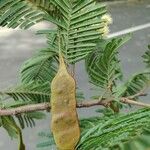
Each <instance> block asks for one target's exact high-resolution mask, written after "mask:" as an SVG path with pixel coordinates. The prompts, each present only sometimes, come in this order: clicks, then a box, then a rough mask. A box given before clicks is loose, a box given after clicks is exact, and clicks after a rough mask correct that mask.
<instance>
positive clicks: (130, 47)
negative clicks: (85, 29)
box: [0, 0, 150, 150]
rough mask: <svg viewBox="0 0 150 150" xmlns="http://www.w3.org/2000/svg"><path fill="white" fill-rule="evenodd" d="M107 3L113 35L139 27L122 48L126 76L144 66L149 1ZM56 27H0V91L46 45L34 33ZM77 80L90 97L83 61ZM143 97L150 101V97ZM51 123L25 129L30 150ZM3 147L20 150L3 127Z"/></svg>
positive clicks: (149, 35)
mask: <svg viewBox="0 0 150 150" xmlns="http://www.w3.org/2000/svg"><path fill="white" fill-rule="evenodd" d="M105 2H106V3H107V4H108V10H109V12H110V14H111V16H112V18H113V24H112V25H111V26H110V36H114V35H118V34H124V31H134V30H137V31H135V32H133V33H132V39H131V40H130V41H129V42H128V43H127V44H125V45H124V46H123V47H122V48H120V51H119V52H120V59H121V64H122V68H123V72H124V74H125V78H126V79H127V78H128V77H129V76H130V75H132V74H134V73H136V72H140V71H142V70H143V69H144V64H143V60H142V58H141V56H142V55H143V54H144V52H145V51H146V50H147V46H148V44H150V0H126V1H122V0H118V1H115V0H107V1H105ZM53 27H54V26H53V25H50V24H47V23H40V24H37V25H35V26H33V27H32V28H31V29H30V30H26V31H22V30H17V29H16V30H11V29H7V28H0V90H3V89H5V88H7V87H10V86H12V85H15V84H17V83H18V81H19V68H20V66H21V64H22V63H23V62H24V61H25V60H27V59H28V58H30V57H31V56H32V54H34V53H35V52H36V50H37V49H39V48H42V47H44V46H45V45H46V38H44V37H42V36H37V35H35V33H36V31H37V30H39V29H49V28H53ZM138 27H139V28H138ZM126 29H128V30H126ZM76 79H77V82H78V85H79V88H80V89H82V90H83V92H84V95H85V98H87V99H90V96H91V95H92V94H93V91H91V90H90V85H89V83H88V78H87V75H86V73H85V68H84V65H83V62H80V63H78V64H77V68H76ZM143 100H144V101H145V102H150V96H147V97H145V98H143ZM89 110H90V111H89ZM94 110H95V109H94V108H91V109H82V110H79V116H80V117H84V116H85V115H88V116H91V115H94V114H95V113H94ZM49 124H50V117H49V115H48V116H47V119H46V120H41V121H38V122H37V126H36V127H35V128H32V129H31V128H28V129H25V130H24V131H23V134H24V138H25V144H26V145H27V150H36V149H37V148H36V144H35V143H38V140H39V139H38V135H37V134H38V132H39V131H41V130H44V129H45V130H48V129H49ZM8 143H9V144H8ZM0 149H3V150H10V149H11V150H17V141H15V140H13V141H12V140H11V139H10V138H9V139H8V135H7V133H6V132H5V131H4V130H3V129H1V128H0Z"/></svg>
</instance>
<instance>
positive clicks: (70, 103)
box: [51, 55, 80, 150]
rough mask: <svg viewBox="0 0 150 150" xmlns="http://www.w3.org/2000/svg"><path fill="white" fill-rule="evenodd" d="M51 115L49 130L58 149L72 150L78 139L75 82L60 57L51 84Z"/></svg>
mask: <svg viewBox="0 0 150 150" xmlns="http://www.w3.org/2000/svg"><path fill="white" fill-rule="evenodd" d="M51 114H52V120H51V130H52V133H53V136H54V140H55V143H56V145H57V147H58V149H59V150H74V149H75V146H76V144H77V143H78V141H79V138H80V128H79V122H78V116H77V112H76V99H75V81H74V79H73V78H72V76H71V75H70V74H69V73H68V71H67V69H66V66H65V63H64V60H63V57H62V56H61V55H60V65H59V69H58V72H57V74H56V76H55V77H54V79H53V81H52V83H51Z"/></svg>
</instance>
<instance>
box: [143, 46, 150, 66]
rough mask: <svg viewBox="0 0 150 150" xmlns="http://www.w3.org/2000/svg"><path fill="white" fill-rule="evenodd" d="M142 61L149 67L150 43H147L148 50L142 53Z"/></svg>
mask: <svg viewBox="0 0 150 150" xmlns="http://www.w3.org/2000/svg"><path fill="white" fill-rule="evenodd" d="M143 58H144V62H145V63H146V65H147V68H150V45H148V50H147V51H146V52H145V54H144V55H143Z"/></svg>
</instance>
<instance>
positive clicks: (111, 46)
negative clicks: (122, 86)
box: [86, 36, 130, 89]
mask: <svg viewBox="0 0 150 150" xmlns="http://www.w3.org/2000/svg"><path fill="white" fill-rule="evenodd" d="M129 38H130V36H126V37H125V38H118V39H117V38H116V39H112V40H111V41H110V42H108V43H105V45H104V48H102V49H98V50H95V51H94V52H93V53H91V54H90V55H89V56H88V57H87V59H86V69H87V72H88V75H89V78H90V82H92V83H93V84H94V85H96V86H99V87H101V88H102V89H107V88H110V87H111V86H112V85H113V84H114V82H115V80H117V79H118V78H119V77H120V71H119V70H120V66H119V65H118V64H119V60H118V58H117V53H118V48H119V47H120V46H122V45H123V44H124V43H125V42H127V41H128V40H129Z"/></svg>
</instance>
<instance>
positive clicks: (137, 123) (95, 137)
mask: <svg viewBox="0 0 150 150" xmlns="http://www.w3.org/2000/svg"><path fill="white" fill-rule="evenodd" d="M149 117H150V109H141V110H138V111H135V112H133V113H129V114H123V115H121V114H120V115H113V116H110V117H107V116H106V117H105V116H103V117H92V118H88V119H82V120H81V121H80V127H81V131H82V135H81V139H80V142H79V143H78V145H77V150H80V149H81V150H87V149H91V150H98V149H113V147H114V146H117V145H118V144H120V142H121V143H122V142H123V143H124V142H127V141H129V139H130V141H131V140H132V141H133V140H134V138H136V137H137V136H141V134H142V133H144V128H146V127H149V125H150V120H149ZM39 136H41V137H42V138H44V139H45V141H46V142H40V143H39V144H38V145H37V147H38V148H44V147H47V146H52V145H54V141H53V137H52V135H51V134H48V133H44V132H41V133H40V134H39ZM48 139H49V140H48Z"/></svg>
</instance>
